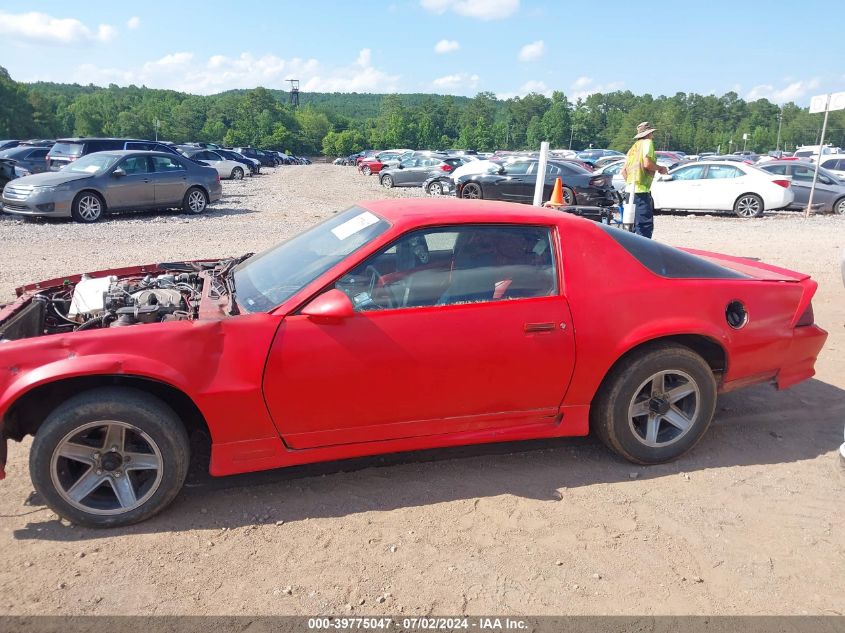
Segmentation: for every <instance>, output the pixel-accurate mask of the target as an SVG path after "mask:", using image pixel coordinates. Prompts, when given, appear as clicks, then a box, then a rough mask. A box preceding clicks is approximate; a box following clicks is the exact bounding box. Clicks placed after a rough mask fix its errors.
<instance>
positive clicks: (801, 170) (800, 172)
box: [792, 165, 813, 182]
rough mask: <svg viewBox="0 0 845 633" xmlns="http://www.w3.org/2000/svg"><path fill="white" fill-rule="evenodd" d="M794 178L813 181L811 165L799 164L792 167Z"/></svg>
mask: <svg viewBox="0 0 845 633" xmlns="http://www.w3.org/2000/svg"><path fill="white" fill-rule="evenodd" d="M792 179H793V180H798V181H801V182H812V181H813V170H812V169H810V168H809V167H802V166H799V165H795V166H794V167H793V168H792Z"/></svg>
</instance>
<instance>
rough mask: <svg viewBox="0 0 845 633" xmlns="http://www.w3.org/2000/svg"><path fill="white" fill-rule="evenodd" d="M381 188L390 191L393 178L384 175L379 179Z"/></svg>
mask: <svg viewBox="0 0 845 633" xmlns="http://www.w3.org/2000/svg"><path fill="white" fill-rule="evenodd" d="M381 186H382V187H385V188H386V189H390V188H392V187H393V178H392V177H391V176H390V174H385V175H384V176H382V177H381Z"/></svg>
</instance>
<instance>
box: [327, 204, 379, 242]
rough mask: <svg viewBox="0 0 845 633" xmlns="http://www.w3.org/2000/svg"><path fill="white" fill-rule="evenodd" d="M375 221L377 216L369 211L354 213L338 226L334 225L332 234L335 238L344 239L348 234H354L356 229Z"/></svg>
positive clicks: (358, 229)
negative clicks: (353, 215) (352, 216)
mask: <svg viewBox="0 0 845 633" xmlns="http://www.w3.org/2000/svg"><path fill="white" fill-rule="evenodd" d="M376 222H378V217H376V216H375V215H373V214H372V213H370V212H369V211H364V212H363V213H359V214H358V215H356V216H355V217H354V218H352V219H351V220H347V221H346V222H344V223H343V224H341V225H340V226H336V227H334V228H333V229H332V233H334V236H335V237H336V238H337V239H339V240H345V239H346V238H347V237H349V236H350V235H354V234H355V233H357V232H358V231H361V230H363V229H365V228H367V227H368V226H371V225H373V224H375V223H376Z"/></svg>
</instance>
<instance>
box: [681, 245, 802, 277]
mask: <svg viewBox="0 0 845 633" xmlns="http://www.w3.org/2000/svg"><path fill="white" fill-rule="evenodd" d="M681 250H682V251H685V252H687V253H690V254H691V255H696V256H698V257H701V258H703V259H706V260H707V261H710V262H712V263H714V264H718V265H719V266H722V267H724V268H729V269H730V270H734V271H736V272H738V273H742V274H743V275H748V276H749V277H752V278H754V279H759V280H761V281H788V282H793V283H797V282H801V281H804V280H805V279H809V278H810V275H807V274H805V273H799V272H796V271H794V270H789V269H787V268H780V267H779V266H772V265H771V264H764V263H763V262H761V261H758V260H756V259H753V258H750V257H734V256H732V255H723V254H721V253H711V252H710V251H701V250H697V249H694V248H682V249H681Z"/></svg>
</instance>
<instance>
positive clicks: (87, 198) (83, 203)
mask: <svg viewBox="0 0 845 633" xmlns="http://www.w3.org/2000/svg"><path fill="white" fill-rule="evenodd" d="M105 213H106V202H105V200H103V198H102V196H101V195H100V194H98V193H96V192H95V191H80V192H79V193H78V194H76V197H75V198H74V199H73V202H72V203H71V205H70V215H71V217H72V218H73V219H74V220H76V221H77V222H82V223H83V224H92V223H94V222H96V221H98V220H100V219H102V217H103V215H105Z"/></svg>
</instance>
